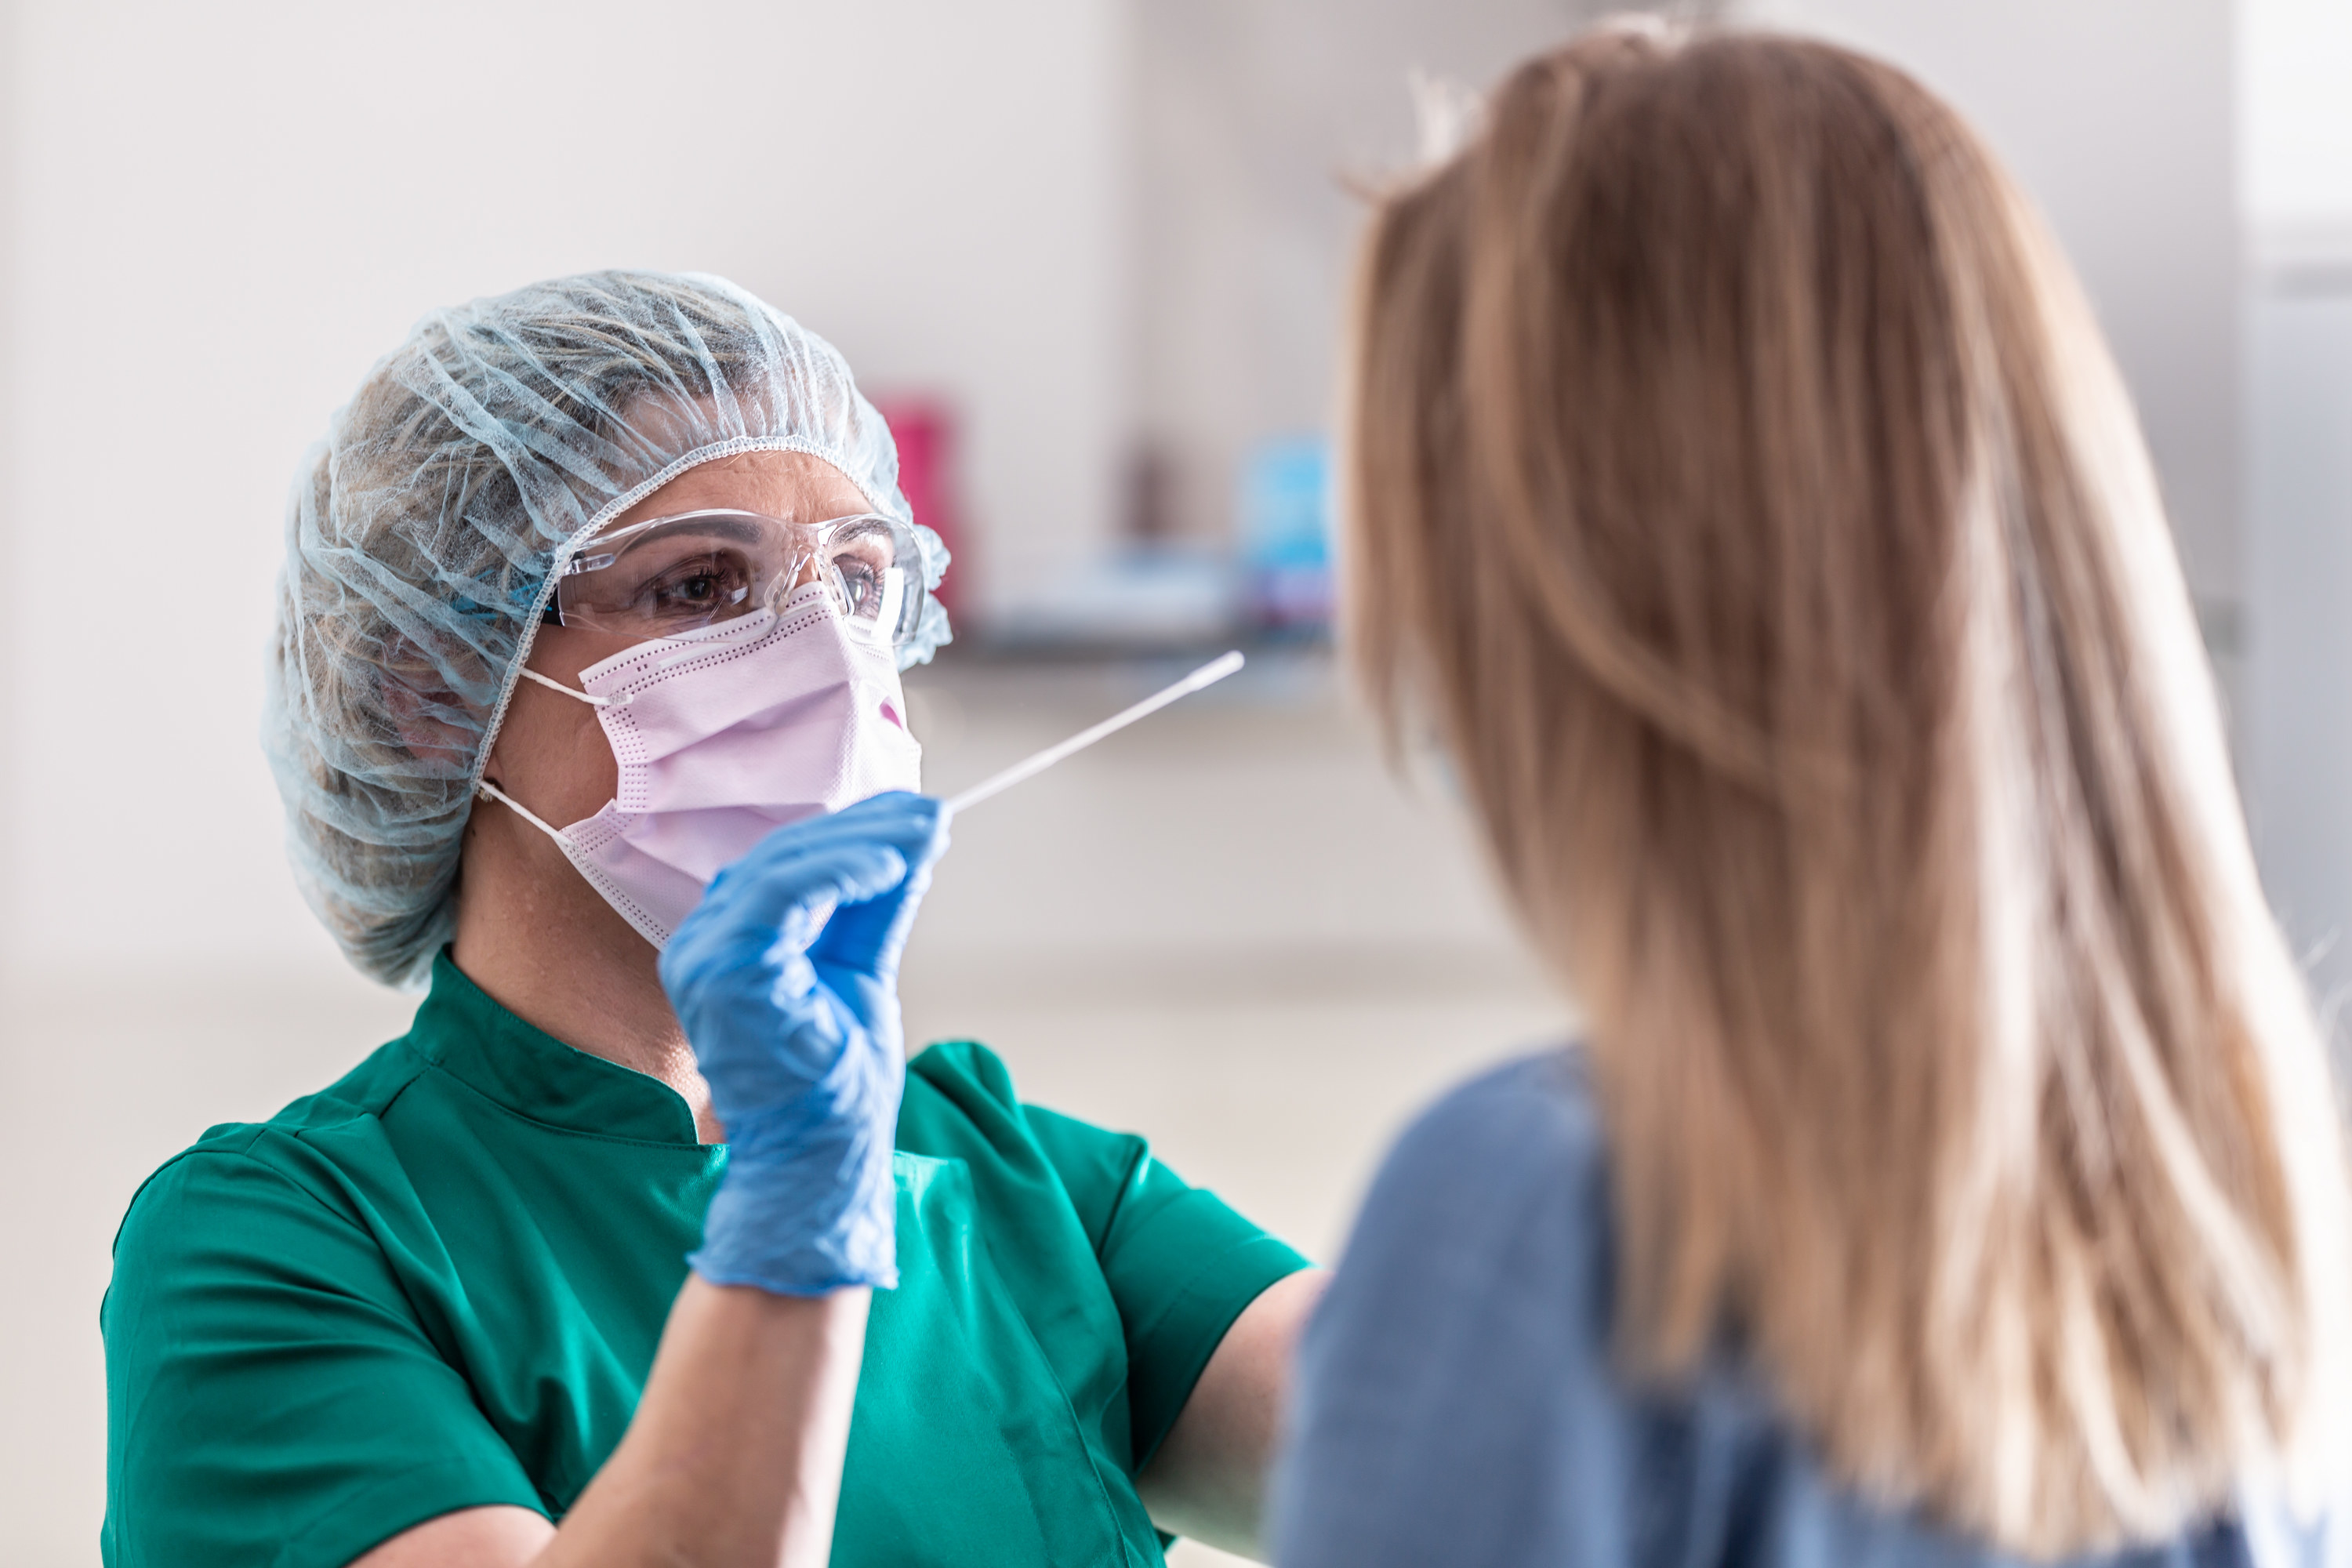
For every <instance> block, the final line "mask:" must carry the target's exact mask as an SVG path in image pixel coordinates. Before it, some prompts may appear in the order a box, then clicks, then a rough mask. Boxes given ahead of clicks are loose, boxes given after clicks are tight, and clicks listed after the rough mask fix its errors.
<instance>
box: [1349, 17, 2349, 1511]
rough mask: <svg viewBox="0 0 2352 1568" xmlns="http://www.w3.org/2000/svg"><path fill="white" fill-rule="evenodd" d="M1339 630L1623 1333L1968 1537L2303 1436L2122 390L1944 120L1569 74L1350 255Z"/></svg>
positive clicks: (1753, 53)
mask: <svg viewBox="0 0 2352 1568" xmlns="http://www.w3.org/2000/svg"><path fill="white" fill-rule="evenodd" d="M1355 328H1356V330H1355V347H1354V354H1355V363H1354V364H1353V366H1352V374H1351V377H1350V393H1349V395H1350V397H1351V400H1352V401H1351V405H1350V406H1349V410H1348V417H1347V423H1348V426H1349V428H1348V430H1347V443H1348V447H1349V452H1348V456H1347V458H1346V461H1345V464H1344V469H1343V471H1344V475H1345V480H1344V484H1345V490H1346V510H1347V513H1348V516H1349V536H1348V539H1347V541H1346V548H1345V550H1344V552H1343V574H1344V605H1345V608H1344V614H1345V617H1346V631H1347V635H1348V637H1349V641H1350V642H1351V644H1352V647H1353V650H1354V655H1355V658H1356V659H1357V662H1358V668H1359V671H1360V676H1361V677H1362V678H1363V679H1364V680H1365V682H1366V684H1367V686H1368V689H1369V690H1370V693H1371V695H1372V697H1373V699H1374V700H1375V703H1376V704H1377V706H1378V707H1379V708H1380V710H1381V712H1382V714H1383V715H1384V716H1385V718H1386V719H1387V721H1388V722H1389V723H1390V725H1391V733H1392V734H1393V733H1399V732H1401V731H1402V729H1403V728H1404V727H1406V726H1409V725H1410V724H1412V723H1413V722H1414V721H1416V715H1417V714H1418V713H1419V712H1420V710H1422V709H1423V708H1424V707H1425V708H1426V709H1427V710H1429V711H1430V713H1431V714H1432V715H1433V718H1434V720H1435V721H1436V723H1437V725H1438V727H1439V729H1440V731H1441V733H1442V736H1443V738H1444V742H1445V743H1446V745H1447V747H1448V749H1449V751H1450V752H1451V754H1452V757H1453V759H1454V763H1455V766H1456V770H1457V772H1458V773H1459V774H1460V776H1461V778H1462V779H1463V781H1464V784H1465V788H1466V790H1467V792H1468V794H1469V795H1470V797H1471V800H1472V803H1473V805H1475V809H1476V811H1477V813H1478V815H1479V816H1480V818H1481V819H1482V822H1483V826H1484V828H1485V832H1486V837H1487V841H1488V844H1489V847H1490V849H1491V852H1492V855H1493V858H1494V861H1495V863H1496V867H1497V868H1498V871H1499V875H1500V876H1501V878H1502V879H1503V880H1504V882H1505V883H1506V885H1507V888H1508V889H1509V892H1510V894H1511V896H1512V898H1513V899H1514V900H1515V902H1516V904H1517V909H1518V910H1519V912H1520V915H1521V917H1522V919H1523V920H1524V921H1525V923H1526V925H1527V926H1528V930H1529V931H1530V932H1531V933H1532V935H1533V937H1534V938H1535V940H1536V942H1538V946H1539V948H1540V949H1541V951H1542V952H1544V953H1545V954H1546V955H1547V956H1548V958H1549V960H1550V961H1551V962H1552V963H1554V964H1555V965H1556V967H1557V968H1558V970H1559V973H1561V974H1562V975H1563V977H1564V979H1565V981H1566V983H1567V984H1569V985H1570V987H1571V988H1572V989H1573V991H1574V992H1575V994H1576V995H1577V997H1578V999H1579V1001H1580V1004H1581V1005H1582V1006H1583V1008H1584V1010H1585V1013H1586V1016H1587V1018H1588V1020H1589V1024H1590V1031H1591V1032H1590V1036H1589V1039H1588V1050H1589V1055H1590V1059H1591V1064H1592V1068H1593V1074H1594V1080H1595V1082H1596V1084H1597V1086H1598V1090H1599V1093H1600V1096H1601V1107H1602V1112H1603V1120H1604V1123H1605V1125H1606V1127H1607V1129H1608V1136H1609V1143H1610V1162H1611V1173H1612V1190H1613V1193H1614V1200H1613V1201H1614V1203H1615V1205H1616V1211H1617V1248H1618V1258H1619V1287H1618V1289H1619V1301H1618V1321H1619V1332H1620V1337H1621V1342H1622V1351H1623V1352H1624V1353H1625V1354H1626V1355H1627V1356H1628V1357H1629V1358H1630V1361H1631V1364H1632V1365H1633V1367H1634V1368H1635V1369H1636V1370H1637V1371H1639V1372H1642V1373H1646V1374H1649V1375H1653V1376H1658V1375H1666V1376H1670V1375H1672V1374H1675V1373H1680V1372H1686V1371H1688V1370H1690V1369H1692V1368H1693V1367H1695V1366H1696V1364H1697V1363H1699V1362H1700V1361H1701V1360H1702V1359H1703V1358H1704V1357H1705V1356H1706V1355H1707V1354H1709V1353H1710V1352H1714V1351H1716V1350H1717V1349H1719V1348H1722V1347H1723V1346H1725V1345H1727V1344H1728V1345H1733V1346H1736V1347H1738V1350H1739V1352H1741V1353H1742V1354H1744V1355H1745V1356H1746V1358H1747V1359H1748V1362H1749V1363H1751V1364H1752V1365H1753V1366H1755V1367H1756V1368H1757V1369H1758V1370H1759V1372H1760V1373H1762V1374H1763V1375H1764V1376H1765V1377H1766V1378H1768V1379H1769V1384H1770V1386H1771V1387H1772V1389H1773V1390H1774V1392H1775V1394H1776V1395H1777V1396H1778V1398H1779V1399H1780V1401H1781V1403H1782V1405H1783V1406H1784V1408H1785V1409H1786V1410H1787V1411H1788V1413H1789V1415H1790V1418H1791V1419H1792V1420H1793V1421H1794V1422H1795V1423H1796V1425H1797V1426H1798V1427H1799V1428H1800V1429H1801V1431H1803V1432H1804V1433H1805V1434H1806V1435H1807V1436H1809V1437H1810V1438H1811V1440H1812V1441H1814V1442H1815V1443H1816V1444H1818V1446H1819V1447H1820V1449H1821V1451H1822V1454H1823V1456H1824V1457H1825V1459H1826V1462H1827V1464H1828V1467H1829V1468H1830V1470H1831V1472H1832V1474H1833V1475H1834V1476H1836V1477H1837V1478H1838V1479H1841V1480H1843V1481H1844V1482H1846V1483H1848V1484H1852V1485H1855V1486H1858V1487H1860V1488H1862V1489H1864V1490H1866V1491H1867V1492H1868V1493H1869V1494H1870V1495H1872V1496H1873V1497H1875V1498H1878V1499H1881V1500H1888V1501H1893V1502H1897V1503H1903V1504H1906V1505H1915V1506H1919V1507H1922V1508H1924V1509H1926V1510H1927V1511H1928V1512H1929V1513H1930V1514H1931V1515H1933V1516H1934V1517H1937V1518H1938V1519H1940V1520H1943V1521H1946V1522H1947V1523H1948V1524H1951V1525H1954V1526H1956V1527H1958V1528H1961V1529H1964V1530H1967V1531H1971V1532H1974V1533H1976V1534H1979V1535H1980V1536H1982V1537H1984V1538H1986V1539H1988V1540H1990V1542H1992V1543H1993V1544H1995V1545H1997V1546H1999V1547H2001V1548H2003V1549H2006V1550H2010V1551H2013V1552H2022V1553H2025V1554H2028V1555H2031V1556H2036V1557H2049V1556H2053V1555H2057V1554H2060V1553H2064V1552H2077V1551H2084V1550H2089V1549H2094V1548H2100V1547H2105V1546H2109V1545H2113V1544H2116V1543H2118V1542H2125V1541H2133V1540H2147V1539H2152V1538H2155V1537H2158V1536H2162V1535H2164V1534H2166V1533H2168V1532H2170V1531H2176V1530H2178V1529H2179V1528H2180V1527H2182V1526H2183V1525H2184V1524H2186V1523H2188V1522H2189V1521H2193V1520H2195V1519H2197V1518H2198V1517H2200V1516H2201V1515H2203V1514H2206V1513H2208V1512H2210V1510H2214V1509H2216V1508H2219V1507H2221V1506H2223V1505H2224V1504H2225V1503H2226V1501H2227V1500H2228V1498H2229V1496H2230V1494H2231V1489H2232V1488H2233V1486H2235V1485H2237V1484H2238V1483H2240V1482H2242V1481H2244V1480H2246V1479H2248V1478H2249V1477H2250V1476H2252V1475H2255V1474H2260V1473H2266V1472H2270V1471H2271V1470H2272V1469H2273V1468H2274V1467H2284V1468H2290V1469H2291V1468H2292V1466H2293V1464H2294V1462H2295V1461H2297V1460H2298V1459H2314V1458H2315V1457H2316V1456H2317V1455H2318V1453H2319V1450H2320V1449H2322V1448H2326V1449H2328V1450H2329V1451H2330V1452H2332V1451H2333V1443H2332V1439H2330V1438H2329V1437H2328V1436H2326V1434H2324V1433H2323V1432H2322V1430H2321V1427H2322V1425H2323V1423H2325V1422H2327V1421H2330V1420H2332V1418H2333V1414H2334V1409H2335V1407H2336V1406H2337V1405H2340V1404H2341V1403H2342V1401H2343V1396H2344V1391H2345V1387H2346V1384H2345V1382H2344V1378H2343V1362H2344V1353H2343V1352H2344V1348H2345V1342H2346V1336H2347V1316H2346V1314H2347V1309H2352V1290H2347V1203H2346V1195H2347V1194H2346V1179H2345V1168H2344V1163H2343V1152H2342V1149H2341V1142H2340V1135H2339V1129H2338V1124H2337V1120H2336V1115H2337V1113H2336V1102H2335V1100H2334V1098H2333V1093H2334V1091H2333V1087H2332V1085H2331V1083H2330V1080H2329V1076H2328V1071H2327V1067H2326V1058H2325V1053H2324V1051H2323V1048H2322V1046H2321V1042H2320V1039H2319V1037H2318V1032H2317V1029H2316V1026H2315V1023H2314V1019H2313V1016H2312V1014H2311V1010H2310V1007H2309V1004H2308V1002H2307V1000H2306V998H2305V993H2304V991H2303V988H2302V985H2301V983H2300V979H2299V976H2298V974H2297V973H2296V971H2295V969H2294V965H2293V963H2291V962H2290V959H2289V957H2288V955H2287V953H2286V952H2285V950H2284V946H2283V944H2282V942H2281V939H2280V937H2279V935H2278V932H2277V931H2276V928H2275V926H2274V924H2273V921H2272V918H2271V916H2270V914H2269V911H2268V910H2267V908H2266V906H2265V904H2264V902H2263V897H2262V893H2261V890H2260V888H2259V886H2258V885H2257V882H2256V879H2255V873H2254V869H2253V865H2252V858H2251V856H2250V854H2249V851H2248V847H2247V844H2246V839H2245V834H2244V830H2243V827H2242V822H2241V819H2240V816H2239V812H2238V806H2237V803H2236V796H2235V794H2234V791H2233V787H2232V784H2231V777H2230V773H2229V769H2228V763H2227V760H2226V754H2225V750H2224V746H2223V742H2222V738H2221V724H2220V721H2219V717H2218V710H2217V704H2216V701H2215V699H2214V695H2213V691H2212V689H2211V684H2210V676H2209V673H2208V670H2207V668H2206V666H2205V663H2204V660H2203V657H2202V653H2201V650H2200V646H2199V643H2198V639H2197V633H2196V628H2195V622H2194V619H2193V616H2192V615H2191V611H2190V607H2189V599H2188V595H2187V593H2186V591H2185V589H2184V587H2183V584H2182V582H2181V578H2180V574H2179V566H2178V563H2177V562H2176V560H2175V557H2174V554H2173V550H2172V545H2171V542H2170V539H2169V536H2168V531H2167V529H2166V526H2165V521H2164V517H2163V512H2162V508H2161V504H2160V502H2159V500H2158V495H2157V489H2156V484H2155V480H2154V478H2153V475H2152V471H2151V469H2150V467H2149V464H2148V461H2147V454H2146V451H2145V448H2144V447H2143V445H2142V442H2141V439H2140V436H2139V433H2138V430H2137V425H2136V423H2135V419H2134V416H2133V414H2132V411H2131V407H2130V405H2129V402H2128V399H2127V397H2126V394H2125V392H2124V390H2123V387H2122V384H2121V382H2120V380H2119V379H2118V377H2117V375H2116V371H2115V368H2114V366H2113V364H2112V363H2111V361H2110V360H2109V358H2108V356H2107V353H2106V351H2105V346H2104V344H2103V343H2102V342H2101V340H2100V337H2099V334H2098V331H2097V329H2096V328H2095V325H2094V324H2093V321H2092V318H2091V315H2090V312H2089V310H2088V309H2087V307H2086V306H2085V304H2084V301H2083V300H2082V298H2081V297H2080V295H2079V292H2078V290H2077V289H2076V286H2075V284H2074V280H2073V279H2072V276H2071V274H2070V273H2069V271H2068V269H2067V267H2066V264H2065V262H2064V260H2063V258H2061V256H2060V255H2059V254H2058V252H2057V250H2056V249H2055V247H2053V245H2052V244H2051V242H2050V241H2049V240H2048V239H2047V238H2046V237H2045V236H2044V234H2043V231H2042V228H2041V226H2040V225H2039V223H2038V222H2037V220H2036V219H2035V217H2034V216H2033V215H2032V212H2031V211H2030V210H2029V208H2028V206H2027V204H2026V203H2025V202H2024V200H2023V199H2022V198H2021V195H2019V193H2018V191H2017V189H2016V187H2015V186H2014V185H2012V184H2011V182H2010V181H2009V179H2008V178H2007V177H2006V176H2005V175H2004V174H2003V173H2002V172H2001V171H2000V168H1999V167H1998V166H1997V164H1996V163H1995V162H1994V160H1993V159H1992V157H1991V156H1990V154H1989V153H1988V152H1987V151H1986V149H1985V148H1984V146H1983V145H1982V143H1980V142H1979V141H1978V140H1977V138H1976V137H1975V136H1974V135H1973V134H1972V133H1971V132H1969V129H1968V127H1967V126H1966V125H1965V124H1964V123H1963V122H1962V121H1960V120H1959V118H1958V116H1957V115H1956V114H1955V113H1953V111H1952V110H1949V109H1948V108H1947V107H1946V106H1945V105H1943V104H1942V103H1940V102H1939V101H1937V100H1936V99H1935V98H1934V97H1932V96H1931V95H1930V94H1929V93H1927V91H1926V90H1925V89H1922V88H1921V87H1919V86H1918V85H1917V84H1916V82H1914V81H1912V80H1911V79H1908V78H1907V77H1906V76H1904V75H1903V74H1901V73H1900V72H1898V71H1896V70H1895V69H1893V68H1889V67H1887V66H1885V65H1883V64H1880V63H1877V62H1874V61H1872V60H1869V59H1866V58H1861V57H1858V56H1856V55H1853V54H1850V53H1847V52H1845V51H1843V50H1840V49H1836V48H1832V47H1826V46H1822V45H1818V44H1811V43H1806V42H1801V41H1796V40H1791V39H1782V38H1774V37H1761V36H1753V35H1748V36H1742V35H1737V34H1727V33H1711V34H1702V35H1698V36H1695V37H1685V36H1679V35H1671V34H1664V33H1659V32H1655V31H1651V32H1635V31H1629V30H1604V31H1601V32H1598V33H1594V34H1590V35H1587V36H1586V37H1583V38H1581V39H1580V40H1578V41H1577V42H1575V43H1573V44H1571V45H1570V46H1569V47H1565V48H1563V49H1561V50H1559V52H1557V53H1554V54H1550V55H1548V56H1545V57H1542V58H1538V59H1536V60H1533V61H1531V62H1530V63H1528V64H1527V65H1525V66H1523V67H1522V68H1520V69H1519V70H1518V71H1517V73H1516V74H1514V75H1513V76H1512V77H1511V78H1510V79H1508V80H1507V82H1506V83H1505V85H1503V86H1502V87H1501V88H1500V89H1498V91H1497V93H1496V96H1495V97H1494V99H1493V100H1492V102H1491V104H1490V105H1489V107H1488V110H1487V118H1486V124H1485V126H1484V128H1483V130H1481V131H1480V132H1479V133H1478V134H1477V136H1476V137H1475V140H1474V141H1473V142H1471V144H1470V145H1469V146H1467V147H1466V148H1465V149H1464V150H1463V151H1462V152H1460V153H1458V154H1456V155H1455V156H1454V157H1453V158H1452V159H1451V160H1450V161H1448V162H1446V163H1444V164H1442V165H1441V166H1439V167H1437V168H1436V169H1434V170H1433V171H1430V172H1428V173H1426V174H1423V175H1422V176H1420V177H1418V178H1416V179H1415V180H1413V181H1412V182H1411V183H1410V184H1406V185H1404V186H1403V187H1402V188H1401V189H1399V190H1397V191H1395V192H1393V193H1392V194H1391V195H1388V196H1387V197H1386V198H1385V199H1383V200H1382V201H1381V204H1380V205H1379V207H1378V210H1377V212H1376V215H1375V217H1374V221H1373V223H1372V226H1371V230H1370V236H1369V238H1368V239H1367V242H1366V246H1365V249H1364V254H1363V261H1362V268H1361V273H1360V300H1359V304H1358V310H1357V320H1356V323H1355Z"/></svg>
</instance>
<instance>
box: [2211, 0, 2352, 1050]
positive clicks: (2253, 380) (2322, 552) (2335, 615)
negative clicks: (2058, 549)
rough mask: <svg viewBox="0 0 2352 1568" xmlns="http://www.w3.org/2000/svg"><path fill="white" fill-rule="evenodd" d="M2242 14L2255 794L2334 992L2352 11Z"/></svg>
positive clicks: (2330, 8)
mask: <svg viewBox="0 0 2352 1568" xmlns="http://www.w3.org/2000/svg"><path fill="white" fill-rule="evenodd" d="M2241 16H2242V34H2241V37H2242V48H2241V51H2240V57H2239V81H2240V91H2241V100H2242V103H2243V106H2244V117H2245V118H2244V125H2245V138H2244V151H2243V169H2244V190H2245V213H2246V220H2247V223H2248V226H2249V227H2250V229H2251V232H2252V254H2253V261H2254V267H2253V276H2252V289H2251V290H2250V297H2249V306H2248V309H2249V330H2248V334H2247V358H2246V363H2247V385H2248V407H2247V431H2248V437H2247V467H2248V489H2247V502H2248V504H2247V525H2248V526H2247V604H2248V644H2247V656H2246V687H2247V693H2248V700H2247V704H2246V717H2247V741H2248V745H2247V775H2248V777H2247V794H2248V796H2249V808H2250V815H2251V816H2252V821H2253V827H2254V844H2255V848H2256V850H2257V852H2258V853H2259V854H2260V855H2261V857H2262V861H2263V879H2264V880H2265V882H2266V883H2267V884H2268V886H2269V889H2270V893H2271V898H2272V900H2273V902H2274V903H2275V904H2276V906H2277V908H2278V910H2279V913H2280V915H2281V917H2282V919H2283V920H2284V921H2285V924H2286V929H2287V934H2288V936H2289V938H2290V939H2291V940H2292V941H2293V942H2294V943H2295V945H2296V947H2297V949H2298V950H2299V951H2300V952H2302V953H2303V954H2304V955H2305V961H2306V963H2307V965H2308V967H2309V969H2310V971H2311V973H2312V975H2313V978H2314V980H2315V983H2316V984H2317V985H2318V987H2319V989H2320V991H2321V993H2322V994H2323V995H2325V996H2326V997H2327V998H2328V999H2329V1000H2330V1001H2331V1002H2336V1001H2338V1000H2340V999H2341V998H2342V996H2343V995H2344V994H2345V993H2346V990H2347V987H2352V942H2347V938H2352V96H2347V94H2346V92H2345V83H2346V82H2347V81H2352V6H2347V5H2344V4H2342V0H2244V3H2243V5H2242V11H2241ZM2341 1033H2343V1031H2342V1029H2341V1026H2340V1025H2339V1034H2341Z"/></svg>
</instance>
